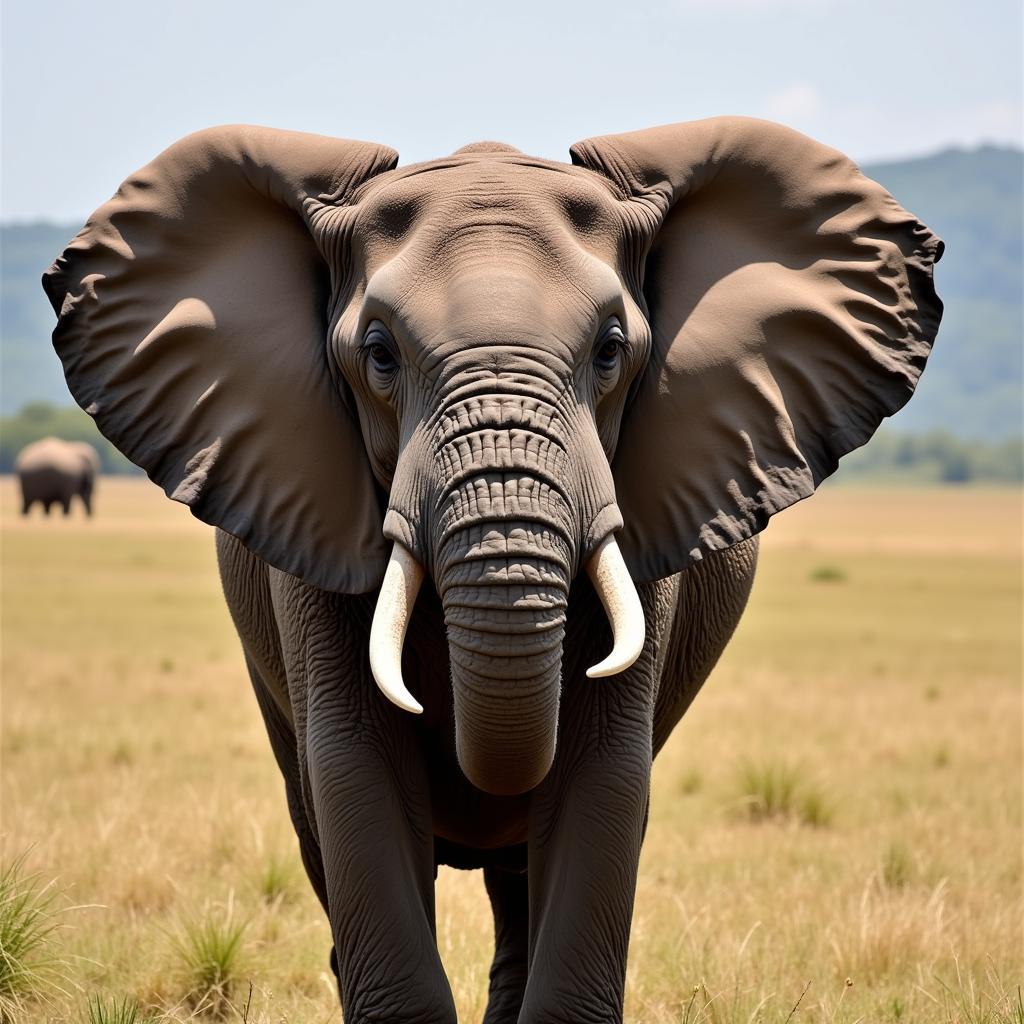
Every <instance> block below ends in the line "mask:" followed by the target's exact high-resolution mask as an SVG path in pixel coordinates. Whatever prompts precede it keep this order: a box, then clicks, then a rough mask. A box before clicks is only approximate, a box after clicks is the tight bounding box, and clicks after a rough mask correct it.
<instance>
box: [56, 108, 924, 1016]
mask: <svg viewBox="0 0 1024 1024" xmlns="http://www.w3.org/2000/svg"><path fill="white" fill-rule="evenodd" d="M570 154H571V162H569V163H562V162H558V161H553V160H549V159H541V158H537V157H532V156H528V155H526V154H524V153H522V152H520V151H519V150H518V149H516V148H514V147H512V146H509V145H507V144H504V143H497V142H479V143H473V144H471V145H468V146H465V147H463V148H461V149H459V150H457V151H456V152H454V153H452V154H451V155H450V156H446V157H441V158H438V159H433V160H429V161H426V162H422V163H417V164H412V165H409V166H399V164H398V154H397V153H396V152H395V151H394V150H392V149H390V148H388V147H386V146H383V145H377V144H372V143H367V142H358V141H350V140H342V139H336V138H330V137H325V136H317V135H310V134H304V133H296V132H288V131H283V130H276V129H270V128H262V127H253V126H226V127H218V128H213V129H208V130H204V131H200V132H198V133H196V134H194V135H190V136H187V137H186V138H184V139H183V140H181V141H179V142H177V143H175V144H174V145H172V146H171V147H170V148H169V149H167V150H165V151H164V152H163V153H162V154H161V155H159V156H157V157H156V159H155V160H154V161H153V162H152V163H150V164H149V165H147V166H146V167H144V168H143V169H142V170H140V171H138V172H136V174H135V175H134V176H132V177H131V178H129V179H128V180H127V181H126V182H125V183H124V184H123V185H122V186H121V188H120V189H119V191H118V192H117V193H116V195H115V196H114V198H113V199H111V200H110V201H109V202H108V203H106V204H105V205H104V206H102V207H101V208H100V209H99V210H98V211H97V212H96V213H95V214H93V216H92V217H91V218H90V219H89V221H88V222H87V224H86V226H85V227H84V229H83V230H82V232H81V233H80V234H79V235H78V236H77V237H76V238H75V239H74V240H73V241H72V242H70V243H69V245H68V246H67V248H66V249H65V251H64V252H63V253H62V254H61V255H60V256H59V257H58V259H57V260H56V262H55V263H54V264H53V266H52V267H51V268H50V269H49V270H48V271H47V273H46V274H45V276H44V287H45V289H46V292H47V295H48V297H49V299H50V301H51V303H52V305H53V308H54V311H55V312H56V314H57V317H58V320H57V326H56V328H55V330H54V335H53V340H54V345H55V348H56V350H57V353H58V355H59V357H60V359H61V361H62V363H63V366H64V371H65V375H66V378H67V381H68V385H69V387H70V390H71V392H72V394H73V395H74V397H75V399H76V400H77V401H78V403H79V404H80V405H81V406H82V407H83V408H85V409H86V410H87V411H88V412H89V413H90V414H91V415H92V416H93V417H94V419H95V421H96V423H97V424H98V426H99V428H100V430H101V431H102V432H103V434H104V435H105V436H106V437H107V438H109V439H110V441H112V442H113V444H114V445H116V446H117V447H118V448H119V449H120V450H121V451H122V452H124V453H125V455H126V456H127V457H128V458H129V459H131V460H132V461H133V462H135V463H136V464H137V465H139V466H141V467H142V468H143V469H145V470H146V471H147V472H148V474H149V475H150V477H151V478H152V479H153V480H154V481H156V482H157V483H158V484H159V485H160V486H161V487H162V488H163V489H164V490H165V492H166V494H167V495H168V496H169V497H170V498H172V499H174V500H176V501H179V502H182V503H184V504H186V505H187V506H188V507H189V508H190V509H191V511H192V513H193V514H194V515H195V516H197V517H198V518H199V519H201V520H203V521H204V522H206V523H209V524H212V525H213V526H215V527H216V528H217V531H216V551H217V557H218V564H219V571H220V575H221V579H222V582H223V589H224V593H225V597H226V600H227V604H228V606H229V608H230V611H231V615H232V618H233V622H234V626H235V628H236V630H237V633H238V636H239V638H240V641H241V647H242V651H243V655H244V659H245V663H246V666H247V670H248V674H249V676H250V678H251V683H252V689H253V691H254V693H255V696H256V700H257V702H258V705H259V709H260V711H261V713H262V717H263V719H264V722H265V725H266V731H267V734H268V738H269V742H270V746H271V748H272V751H273V754H274V756H275V758H276V761H277V764H278V766H279V768H280V772H281V775H282V777H283V782H284V791H285V796H286V799H287V805H288V810H289V812H290V817H291V820H292V822H293V825H294V828H295V832H296V834H297V837H298V842H299V848H300V851H301V855H302V860H303V863H304V866H305V869H306V872H307V874H308V876H309V880H310V882H311V884H312V887H313V889H314V890H315V892H316V894H317V896H318V897H319V900H320V903H321V904H322V906H323V909H324V911H325V913H326V915H327V918H328V919H329V921H330V926H331V933H332V938H333V948H332V950H331V951H330V962H331V966H332V969H333V971H334V974H335V977H336V979H337V982H338V989H339V997H340V1001H341V1005H342V1007H343V1009H344V1013H345V1019H346V1021H350V1022H361V1021H371V1020H373V1021H377V1020H388V1021H392V1022H397V1021H452V1020H454V1019H455V1009H454V1003H453V999H452V995H451V990H450V987H449V985H448V981H447V979H446V976H445V973H444V969H443V966H442V964H441V960H440V957H439V954H438V950H437V942H436V933H435V919H434V914H435V909H434V906H435V905H434V885H435V879H436V876H437V870H438V866H439V865H451V866H454V867H458V868H463V869H472V870H482V872H483V879H484V882H485V886H486V890H487V892H488V894H489V896H490V900H491V904H492V907H493V913H494V928H495V954H494V960H493V965H492V967H491V971H490V980H489V993H488V1002H487V1007H486V1012H485V1018H484V1019H485V1021H486V1022H488V1024H498V1022H502V1021H516V1020H519V1021H523V1022H527V1021H529V1022H538V1021H588V1022H592V1021H613V1020H620V1019H621V1017H622V1013H623V1000H624V984H625V967H626V959H627V949H628V945H629V933H630V919H631V914H632V907H633V901H634V894H635V886H636V878H637V864H638V858H639V855H640V849H641V843H642V841H643V837H644V832H645V829H646V823H647V815H648V802H649V783H650V774H651V767H652V761H653V758H654V756H655V755H656V754H657V752H658V751H659V749H660V748H661V747H662V746H663V744H664V743H665V741H666V739H667V738H668V736H669V734H670V733H671V731H672V729H673V728H674V726H675V725H676V723H677V722H678V721H679V720H680V718H681V717H682V715H683V714H684V712H685V711H686V710H687V708H688V707H689V705H690V703H691V702H692V700H693V699H694V696H695V695H696V693H697V691H698V690H699V689H700V687H701V686H702V684H703V682H704V681H705V679H706V678H707V677H708V675H709V673H710V671H711V669H712V667H713V666H714V664H715V662H716V661H717V660H718V658H719V655H720V654H721V652H722V650H723V649H724V647H725V645H726V643H727V642H728V640H729V638H730V636H731V634H732V632H733V630H734V629H735V627H736V625H737V622H738V621H739V618H740V615H741V613H742V611H743V608H744V605H745V604H746V601H747V597H748V594H749V592H750V588H751V583H752V579H753V574H754V570H755V565H756V561H757V545H758V534H759V532H760V531H761V530H762V529H763V528H764V527H765V525H766V523H767V521H768V519H769V517H770V516H772V515H773V514H774V513H776V512H778V511H780V510H782V509H784V508H786V507H787V506H789V505H791V504H793V503H794V502H796V501H799V500H800V499H802V498H805V497H807V496H808V495H810V494H811V493H812V492H813V491H814V489H815V488H816V487H817V485H818V484H819V483H820V482H821V481H822V480H824V479H825V478H826V477H828V476H829V475H830V474H831V473H832V472H833V471H834V470H835V469H836V467H837V464H838V460H839V458H840V457H841V456H842V455H844V454H846V453H847V452H849V451H851V450H852V449H854V448H856V447H858V446H860V445H862V444H864V443H865V442H866V441H867V440H868V439H869V438H870V436H871V435H872V433H873V432H874V431H875V429H876V428H877V426H878V424H879V422H880V421H881V420H882V419H883V418H885V417H886V416H889V415H891V414H892V413H894V412H895V411H897V410H898V409H899V408H900V407H901V406H902V405H903V404H904V403H905V402H906V401H907V400H908V399H909V397H910V395H911V393H912V392H913V390H914V388H915V386H916V384H917V381H918V378H919V377H920V374H921V372H922V370H923V369H924V366H925V362H926V360H927V357H928V354H929V351H930V348H931V345H932V342H933V341H934V338H935V335H936V332H937V329H938V325H939V319H940V316H941V310H942V306H941V302H940V300H939V299H938V297H937V295H936V292H935V288H934V285H933V280H932V269H933V265H934V263H935V262H936V261H937V260H938V259H939V257H940V255H941V252H942V245H943V244H942V242H941V241H940V240H939V239H938V238H937V237H936V236H935V235H933V234H932V233H931V232H930V231H929V230H928V228H926V227H925V226H924V225H923V224H921V223H920V222H919V221H918V220H917V219H916V218H915V217H914V216H912V215H911V214H909V213H907V212H906V211H905V210H903V209H902V208H901V207H900V206H899V205H898V204H897V202H896V200H895V199H894V198H893V197H892V196H890V195H889V194H888V193H887V192H886V191H885V190H884V189H883V188H882V187H881V186H879V185H878V184H877V183H875V182H873V181H871V180H869V179H868V178H866V177H865V176H864V175H862V174H861V173H860V171H859V170H858V169H857V168H856V166H855V165H854V164H853V163H852V162H851V161H850V160H848V159H847V158H846V157H844V156H842V155H841V154H840V153H838V152H837V151H835V150H833V149H831V148H829V147H827V146H825V145H822V144H820V143H818V142H816V141H813V140H811V139H809V138H807V137H806V136H804V135H801V134H799V133H797V132H795V131H793V130H791V129H789V128H786V127H783V126H781V125H776V124H773V123H770V122H765V121H759V120H754V119H747V118H738V117H722V118H711V119H708V120H702V121H694V122H683V123H678V124H672V125H666V126H662V127H657V128H651V129H646V130H641V131H636V132H627V133H623V134H618V135H609V136H600V137H595V138H590V139H587V140H585V141H582V142H579V143H577V144H576V145H574V146H573V147H572V148H571V150H570Z"/></svg>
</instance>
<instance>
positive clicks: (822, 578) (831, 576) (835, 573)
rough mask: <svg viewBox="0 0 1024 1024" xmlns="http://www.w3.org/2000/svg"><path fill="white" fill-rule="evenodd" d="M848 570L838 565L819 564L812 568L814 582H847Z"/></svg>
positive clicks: (812, 580)
mask: <svg viewBox="0 0 1024 1024" xmlns="http://www.w3.org/2000/svg"><path fill="white" fill-rule="evenodd" d="M847 579H848V577H847V575H846V570H845V569H842V568H840V567H839V566H838V565H818V566H815V567H814V568H813V569H812V570H811V582H812V583H845V582H846V581H847Z"/></svg>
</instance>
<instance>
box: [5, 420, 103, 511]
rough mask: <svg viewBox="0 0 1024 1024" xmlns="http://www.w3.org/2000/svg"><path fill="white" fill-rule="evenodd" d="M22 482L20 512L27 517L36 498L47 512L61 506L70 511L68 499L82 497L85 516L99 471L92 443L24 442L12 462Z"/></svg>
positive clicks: (44, 439) (53, 438)
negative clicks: (54, 506)
mask: <svg viewBox="0 0 1024 1024" xmlns="http://www.w3.org/2000/svg"><path fill="white" fill-rule="evenodd" d="M14 472H15V473H17V474H18V480H19V482H20V483H21V514H22V515H23V516H27V515H28V513H29V510H30V509H31V508H32V506H33V505H34V504H35V503H36V502H37V501H38V502H39V503H40V504H41V505H42V506H43V511H44V512H45V513H46V515H49V514H50V508H51V506H53V505H60V506H61V508H62V509H63V510H64V515H70V513H71V499H72V498H74V497H75V496H76V495H77V496H78V497H79V498H81V499H82V504H83V505H84V506H85V513H86V515H89V516H91V515H92V495H93V491H94V490H95V489H96V477H97V476H99V472H100V457H99V455H97V454H96V449H95V448H93V446H92V445H91V444H86V443H85V442H84V441H63V440H61V438H59V437H44V438H42V440H39V441H33V442H32V444H28V445H25V447H24V448H22V450H21V451H20V452H19V453H18V457H17V459H15V461H14Z"/></svg>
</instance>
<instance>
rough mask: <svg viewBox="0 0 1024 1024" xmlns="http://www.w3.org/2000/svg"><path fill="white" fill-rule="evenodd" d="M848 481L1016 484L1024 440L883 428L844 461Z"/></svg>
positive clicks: (1023, 467) (842, 476)
mask: <svg viewBox="0 0 1024 1024" xmlns="http://www.w3.org/2000/svg"><path fill="white" fill-rule="evenodd" d="M837 476H838V478H839V480H840V481H842V482H844V483H854V482H862V483H877V484H971V483H979V484H981V483H985V484H1010V483H1020V482H1021V481H1022V480H1024V441H1022V439H1021V438H1020V437H1013V438H1007V439H1006V440H1003V441H978V440H974V441H970V440H965V439H964V438H961V437H955V436H954V435H953V434H951V433H949V432H948V431H945V430H932V431H929V432H928V433H924V434H897V433H895V432H887V431H880V432H879V433H878V434H876V435H875V437H873V438H872V439H871V441H869V442H868V444H867V445H865V447H863V448H860V449H859V450H857V451H855V452H853V453H852V454H851V455H848V456H847V457H846V458H845V459H843V461H842V463H841V464H840V467H839V472H838V474H837Z"/></svg>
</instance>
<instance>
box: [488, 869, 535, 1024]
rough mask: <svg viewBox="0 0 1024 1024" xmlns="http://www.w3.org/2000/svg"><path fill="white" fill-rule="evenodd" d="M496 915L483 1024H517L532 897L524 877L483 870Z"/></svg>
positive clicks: (528, 939)
mask: <svg viewBox="0 0 1024 1024" xmlns="http://www.w3.org/2000/svg"><path fill="white" fill-rule="evenodd" d="M484 885H486V887H487V895H488V896H489V897H490V899H491V909H492V910H493V912H494V961H493V962H492V964H491V981H490V988H489V990H488V995H487V1010H486V1012H485V1013H484V1024H515V1022H516V1021H517V1020H518V1019H519V1011H520V1009H521V1008H522V1005H523V993H524V992H525V991H526V971H527V957H528V955H529V941H530V922H529V912H530V907H529V895H528V891H527V878H526V875H525V874H518V873H513V872H508V871H501V870H499V869H498V868H484Z"/></svg>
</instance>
